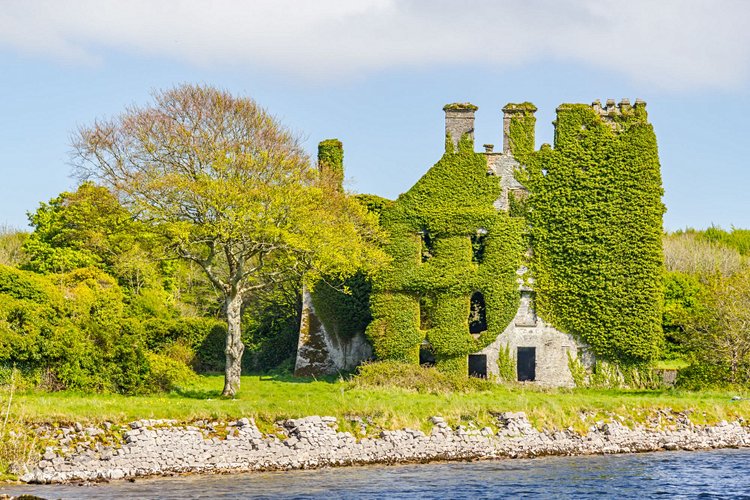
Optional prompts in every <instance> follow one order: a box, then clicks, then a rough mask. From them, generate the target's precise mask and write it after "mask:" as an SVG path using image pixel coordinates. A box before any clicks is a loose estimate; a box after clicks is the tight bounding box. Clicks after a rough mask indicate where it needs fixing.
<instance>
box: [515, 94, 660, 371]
mask: <svg viewBox="0 0 750 500" xmlns="http://www.w3.org/2000/svg"><path fill="white" fill-rule="evenodd" d="M523 128H524V127H521V126H519V127H518V128H516V129H514V130H516V133H518V134H520V133H521V132H519V131H522V130H523ZM517 140H518V141H519V142H523V140H522V138H519V139H517ZM516 156H517V158H518V159H519V161H521V163H523V164H525V166H526V168H525V170H524V171H523V172H521V173H520V174H519V177H520V179H519V180H521V182H522V183H523V184H524V185H525V186H526V187H527V188H528V189H529V196H528V199H527V200H526V205H527V209H528V211H527V217H528V221H529V231H530V237H531V245H532V248H533V257H532V262H531V264H532V270H533V275H534V278H535V280H536V281H535V284H534V288H535V290H536V294H537V295H536V306H537V311H538V313H539V314H540V315H541V316H543V317H544V318H545V319H547V320H548V321H551V322H552V323H553V324H554V325H555V326H556V327H557V328H559V329H561V330H563V331H565V332H569V333H571V334H574V335H576V336H577V337H579V338H581V339H583V340H584V341H585V342H587V343H588V344H590V345H591V347H592V348H593V350H594V352H595V353H596V354H597V355H599V356H600V357H602V358H604V359H609V360H612V361H617V362H621V363H638V362H644V361H649V360H652V359H654V358H655V357H656V356H657V354H658V352H659V348H660V345H661V344H662V330H661V321H662V311H661V309H662V295H663V279H662V275H663V260H662V214H663V212H664V206H663V205H662V202H661V195H662V187H661V175H660V170H659V157H658V153H657V147H656V137H655V135H654V131H653V128H652V126H651V125H650V124H649V123H648V122H647V117H646V110H645V106H644V105H642V104H639V103H636V105H635V107H633V108H625V107H623V111H622V114H617V115H611V116H610V117H609V120H608V121H605V120H604V119H602V118H601V117H600V116H599V115H598V114H597V113H596V112H595V111H594V110H593V109H592V108H591V107H590V106H586V105H578V104H566V105H562V106H560V107H559V108H558V116H557V121H556V123H555V144H554V149H553V148H550V147H549V146H543V147H542V149H541V150H540V151H538V152H530V153H526V152H525V151H520V152H517V153H516Z"/></svg>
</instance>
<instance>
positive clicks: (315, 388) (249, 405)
mask: <svg viewBox="0 0 750 500" xmlns="http://www.w3.org/2000/svg"><path fill="white" fill-rule="evenodd" d="M222 384H223V378H222V377H221V376H202V377H200V378H199V380H198V381H197V382H196V383H195V384H193V385H192V386H191V387H189V388H188V389H186V390H183V391H179V392H173V393H169V394H161V395H150V396H121V395H117V394H82V393H75V392H66V391H63V392H56V393H47V392H25V393H18V394H16V395H15V396H14V399H13V405H12V408H11V415H10V416H11V419H12V420H14V421H23V422H49V423H55V422H59V423H62V422H82V423H97V422H103V421H111V422H118V423H123V422H129V421H132V420H136V419H141V418H171V419H177V420H180V421H192V420H197V419H232V418H238V417H241V416H248V417H254V418H255V419H256V421H257V422H258V423H259V425H260V426H261V427H265V428H266V429H270V428H271V424H272V423H273V422H275V421H277V420H280V419H286V418H297V417H302V416H308V415H332V416H335V417H338V418H339V419H340V421H341V422H342V428H345V427H346V425H348V424H347V422H348V421H349V420H350V419H349V418H347V417H351V416H361V417H370V418H371V419H372V421H373V422H374V423H375V424H376V426H380V427H384V428H401V427H405V426H408V427H412V428H423V429H425V428H429V424H428V423H427V419H428V418H429V417H430V416H433V415H442V416H444V417H446V418H447V419H448V421H449V422H451V423H453V424H457V423H459V422H466V421H473V422H476V423H478V424H480V425H484V424H487V423H490V422H492V421H493V417H492V414H493V413H497V412H502V411H525V412H526V413H527V414H528V415H529V418H530V419H531V421H532V422H533V423H534V424H535V425H536V427H537V428H539V429H544V428H564V427H569V426H572V427H573V428H575V429H577V430H580V431H583V430H585V428H587V427H588V426H589V425H591V423H593V422H594V421H596V420H601V419H607V418H612V417H613V416H614V415H621V416H623V417H626V419H628V420H629V421H631V422H639V421H643V420H645V418H646V417H647V416H648V415H652V414H653V413H654V412H655V410H657V409H665V408H671V409H673V410H674V411H684V410H692V411H693V412H694V413H693V414H692V415H691V418H692V419H693V421H694V422H695V423H712V422H718V421H719V420H722V419H726V420H733V419H736V418H738V417H741V416H742V417H745V418H747V417H748V416H750V400H745V399H744V398H745V397H748V396H750V395H749V394H748V393H747V391H745V392H744V393H742V392H741V393H737V392H720V391H705V392H686V391H678V390H621V389H617V390H615V389H608V390H605V389H573V390H567V389H549V390H544V389H539V388H531V387H522V386H501V385H498V386H495V387H491V388H490V389H488V390H477V391H469V392H446V393H441V394H435V393H429V392H428V393H419V392H415V391H410V390H406V389H400V388H387V387H383V388H381V387H357V386H356V385H355V384H353V383H352V382H348V381H344V380H322V381H321V380H318V381H315V380H310V379H295V378H291V377H279V376H244V377H242V388H241V391H240V393H239V396H238V397H237V398H236V399H231V400H230V399H222V398H221V397H220V393H221V389H222ZM734 395H740V396H742V397H743V400H741V401H731V397H732V396H734ZM5 399H6V398H5V397H4V395H3V394H2V393H0V401H3V400H5ZM582 413H585V414H586V415H587V416H588V417H587V419H586V420H585V421H584V420H582V418H581V415H582Z"/></svg>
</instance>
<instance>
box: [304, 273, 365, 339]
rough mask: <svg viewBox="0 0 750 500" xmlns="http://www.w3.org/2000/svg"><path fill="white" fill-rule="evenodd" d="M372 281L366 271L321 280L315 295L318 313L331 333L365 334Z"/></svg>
mask: <svg viewBox="0 0 750 500" xmlns="http://www.w3.org/2000/svg"><path fill="white" fill-rule="evenodd" d="M370 288H371V285H370V280H369V278H368V277H367V276H366V275H365V274H364V273H363V272H358V273H356V274H355V275H354V276H351V277H348V278H345V279H341V278H328V279H325V280H324V279H321V280H319V281H318V282H317V283H315V288H314V290H313V292H312V294H311V299H312V303H313V307H314V308H315V313H316V314H317V315H318V318H320V321H321V322H322V323H323V324H324V325H325V327H326V329H327V330H328V332H329V333H331V334H333V335H336V336H337V337H338V338H351V337H353V336H354V335H355V334H357V333H362V332H363V331H364V330H365V327H366V326H367V325H368V323H369V322H370V320H371V319H372V316H371V315H370Z"/></svg>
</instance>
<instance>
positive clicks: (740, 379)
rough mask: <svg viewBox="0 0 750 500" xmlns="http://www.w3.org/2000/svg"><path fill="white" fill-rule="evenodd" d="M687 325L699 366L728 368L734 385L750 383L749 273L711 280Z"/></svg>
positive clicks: (687, 339)
mask: <svg viewBox="0 0 750 500" xmlns="http://www.w3.org/2000/svg"><path fill="white" fill-rule="evenodd" d="M683 323H684V329H685V344H686V345H687V347H688V349H689V351H690V353H691V355H692V356H693V358H694V360H695V361H696V362H697V363H698V364H702V365H707V366H719V367H726V368H728V372H729V380H728V381H727V382H730V383H732V384H736V383H744V382H747V381H750V270H749V269H744V270H743V271H741V272H737V273H735V274H733V275H731V276H722V275H721V274H718V273H716V274H714V275H712V276H710V277H708V278H707V280H706V283H705V284H704V286H703V288H702V290H701V293H700V294H699V301H698V305H697V306H696V307H695V309H694V311H692V313H691V314H687V315H685V317H684V319H683ZM714 382H718V381H714Z"/></svg>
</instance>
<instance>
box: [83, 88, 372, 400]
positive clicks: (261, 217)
mask: <svg viewBox="0 0 750 500" xmlns="http://www.w3.org/2000/svg"><path fill="white" fill-rule="evenodd" d="M154 99H155V102H154V103H153V105H151V106H148V107H132V108H129V109H127V110H126V111H125V112H124V113H123V114H122V115H121V116H119V117H118V118H115V119H112V120H105V121H97V122H95V123H94V124H93V125H92V126H90V127H84V128H81V129H80V130H79V131H78V133H77V134H76V135H75V136H74V140H73V147H74V165H75V168H76V173H77V175H78V176H79V178H80V179H88V180H92V181H94V182H97V183H99V184H102V185H104V186H106V187H108V188H109V189H111V190H112V191H113V192H114V193H115V194H116V195H117V196H118V197H119V198H120V200H121V202H122V203H123V204H124V205H125V206H126V207H128V208H129V209H130V210H131V211H132V212H133V213H134V214H136V216H137V217H139V218H140V219H141V220H143V221H147V222H149V223H150V224H152V225H153V227H154V228H155V229H156V230H157V231H159V233H161V234H162V235H163V236H164V237H165V241H167V242H168V246H169V248H168V250H169V251H170V252H172V254H173V255H174V256H176V257H178V258H182V259H186V260H188V261H191V262H194V263H195V264H196V265H198V266H199V267H200V268H201V269H202V270H203V271H204V272H205V273H206V275H207V276H208V278H209V279H210V281H211V283H213V285H214V287H215V288H216V289H217V290H219V291H220V292H221V293H222V294H223V297H224V303H225V311H226V319H227V325H228V334H227V344H226V379H225V384H224V392H223V393H224V395H225V396H234V395H235V394H236V392H237V390H238V389H239V386H240V366H241V365H240V361H241V358H242V353H243V350H244V346H243V343H242V340H241V313H242V307H243V303H244V302H245V301H246V300H248V299H249V298H251V297H252V296H253V294H254V293H258V292H260V291H262V290H263V289H266V288H268V287H271V286H273V285H274V284H275V283H278V282H281V281H283V280H285V279H288V278H289V277H290V276H293V275H295V274H296V275H297V276H299V275H301V274H305V275H307V276H308V277H314V276H317V275H321V274H330V273H334V274H341V275H346V274H349V273H352V272H354V271H355V270H356V269H357V268H359V267H362V266H365V267H366V266H367V265H368V264H373V263H375V264H377V263H378V262H382V261H383V259H384V256H383V254H382V252H381V251H380V250H378V249H377V248H376V247H375V246H374V245H372V244H371V243H372V242H373V241H374V240H376V239H377V238H379V235H378V232H377V229H376V227H377V225H376V223H375V220H374V219H373V216H371V215H370V214H368V213H367V212H366V211H365V210H364V209H363V208H362V207H361V206H360V205H359V204H358V203H357V202H355V201H354V200H352V199H351V198H349V197H347V196H346V194H345V193H343V192H342V191H341V190H339V189H336V188H335V186H331V185H330V183H329V182H327V181H325V179H322V178H321V177H320V176H318V172H317V171H316V170H315V169H314V168H313V167H312V166H311V164H310V160H309V158H308V157H307V155H306V154H305V152H304V151H303V149H302V148H301V146H300V141H299V139H298V137H296V136H295V135H294V134H292V133H291V132H290V131H289V130H288V129H286V128H285V127H283V126H282V125H280V124H279V123H278V122H277V121H276V120H275V119H274V118H273V117H272V116H271V115H269V114H268V113H267V112H266V111H264V110H263V109H262V108H261V107H259V106H258V105H257V104H256V103H255V102H254V101H253V100H251V99H249V98H238V97H234V96H232V95H231V94H229V93H227V92H224V91H220V90H216V89H214V88H211V87H204V86H192V85H183V86H179V87H177V88H175V89H172V90H168V91H165V92H157V93H155V94H154Z"/></svg>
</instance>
